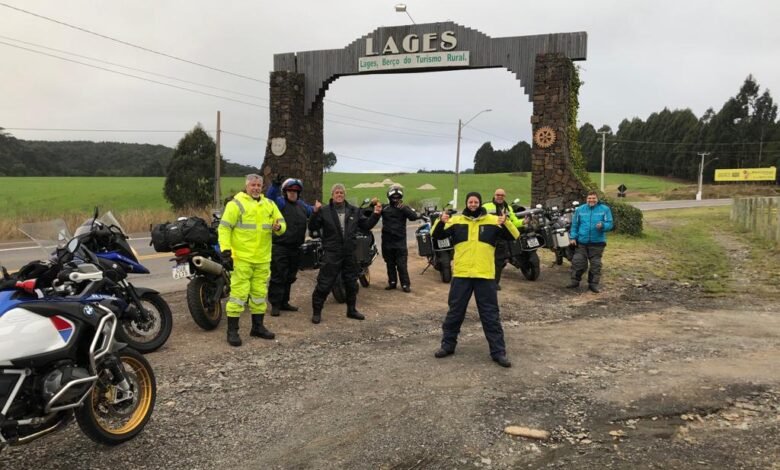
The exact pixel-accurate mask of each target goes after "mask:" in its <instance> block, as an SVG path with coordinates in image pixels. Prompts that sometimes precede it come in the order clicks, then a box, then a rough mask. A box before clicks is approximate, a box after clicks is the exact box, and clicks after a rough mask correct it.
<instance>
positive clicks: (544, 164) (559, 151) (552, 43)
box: [263, 22, 587, 203]
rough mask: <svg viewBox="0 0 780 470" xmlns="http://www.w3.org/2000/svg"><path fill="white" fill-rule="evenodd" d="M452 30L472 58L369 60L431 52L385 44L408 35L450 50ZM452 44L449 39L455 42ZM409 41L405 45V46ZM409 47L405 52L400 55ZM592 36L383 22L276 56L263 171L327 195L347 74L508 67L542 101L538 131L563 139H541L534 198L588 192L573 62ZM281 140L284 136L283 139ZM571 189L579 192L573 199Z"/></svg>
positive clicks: (310, 195)
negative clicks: (407, 63)
mask: <svg viewBox="0 0 780 470" xmlns="http://www.w3.org/2000/svg"><path fill="white" fill-rule="evenodd" d="M444 34H448V35H450V36H452V37H454V38H456V40H457V45H456V46H455V47H453V48H452V49H448V50H446V52H449V53H451V54H460V55H463V57H465V58H466V59H465V61H463V60H461V61H460V62H458V61H454V62H453V63H452V64H446V65H445V66H426V65H422V66H419V67H418V66H414V67H401V68H389V69H381V70H374V69H371V68H370V67H363V66H364V65H366V61H365V60H364V59H372V58H376V59H377V60H378V61H380V62H381V60H382V59H384V58H399V57H405V56H410V57H411V56H412V54H414V55H427V54H425V52H424V51H421V52H410V53H407V52H406V51H400V50H399V54H383V53H382V49H383V48H384V45H385V44H388V42H389V41H392V42H393V44H395V45H396V46H399V43H400V42H401V41H402V38H406V37H411V36H410V35H414V36H415V37H417V38H418V39H419V43H418V44H419V47H420V48H423V47H424V43H423V41H424V38H426V37H427V38H431V37H435V38H436V40H437V41H439V44H437V45H438V46H439V47H430V48H431V49H436V51H432V55H437V52H439V53H443V52H445V51H442V47H443V46H444V44H443V43H442V42H441V39H442V38H443V37H444V36H443V35H444ZM449 45H450V44H448V46H449ZM400 47H401V46H399V49H400ZM400 52H403V54H400ZM586 52H587V34H586V33H585V32H576V33H556V34H542V35H534V36H518V37H505V38H491V37H490V36H487V35H486V34H484V33H482V32H480V31H478V30H475V29H471V28H467V27H464V26H461V25H458V24H456V23H453V22H442V23H429V24H417V25H404V26H393V27H382V28H377V29H375V30H374V31H372V32H371V33H369V34H367V35H365V36H362V37H361V38H358V39H356V40H355V41H353V42H352V43H350V44H349V45H347V46H346V47H344V48H343V49H330V50H320V51H304V52H297V53H285V54H276V55H275V56H274V71H273V72H271V83H270V98H271V109H270V117H271V119H270V124H269V132H268V137H269V141H268V145H267V147H266V153H265V160H264V162H263V173H264V174H265V175H266V177H267V179H270V178H269V177H270V176H271V175H273V174H276V173H281V174H284V175H285V176H288V175H289V176H297V177H302V178H303V179H304V183H305V184H306V185H307V188H306V189H305V191H304V197H306V198H307V199H310V200H311V199H314V198H319V197H320V194H321V192H322V152H323V133H322V129H323V126H322V124H323V122H322V119H323V108H324V103H323V99H324V97H325V93H326V92H327V89H328V87H329V85H330V84H331V83H333V82H334V81H335V80H336V79H338V78H339V77H342V76H347V75H368V74H376V73H409V72H431V71H448V70H464V69H483V68H506V69H507V70H509V71H510V72H512V73H514V74H515V77H516V78H517V80H518V81H519V82H520V86H521V87H522V88H523V90H524V91H525V93H526V95H527V96H528V97H529V100H530V101H532V102H533V103H534V113H533V116H532V119H531V124H532V131H533V132H534V133H535V132H536V131H537V130H538V129H539V128H541V127H550V128H551V129H553V130H554V132H555V134H556V136H558V138H557V139H556V143H555V144H553V145H552V146H550V147H545V148H542V147H540V146H539V145H538V144H537V142H536V141H534V142H533V152H532V155H533V163H532V166H533V168H532V173H533V175H532V194H533V200H534V203H536V202H540V201H542V200H543V199H545V198H546V196H548V195H550V194H553V193H555V194H557V195H565V196H564V197H565V199H567V200H570V199H572V198H575V199H576V198H579V197H581V193H582V191H583V186H582V183H581V182H580V181H579V179H578V178H577V177H576V175H575V174H574V172H573V171H572V168H571V162H570V158H569V149H568V139H567V137H566V130H567V118H568V113H569V111H570V110H569V109H568V103H569V93H570V92H571V90H570V79H571V77H572V75H571V74H572V73H573V70H572V69H571V67H572V66H571V61H573V60H584V59H585V58H586ZM272 139H284V140H285V143H286V149H285V151H284V152H283V153H280V152H279V151H278V150H279V148H280V146H279V145H277V146H276V147H275V148H276V150H277V151H276V152H274V148H273V146H272ZM279 142H280V141H277V144H278V143H279ZM569 194H572V195H576V196H573V197H570V196H569Z"/></svg>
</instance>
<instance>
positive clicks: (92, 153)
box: [0, 129, 260, 176]
mask: <svg viewBox="0 0 780 470" xmlns="http://www.w3.org/2000/svg"><path fill="white" fill-rule="evenodd" d="M171 155H173V149H172V148H170V147H166V146H164V145H150V144H127V143H120V142H92V141H64V142H55V141H44V140H20V139H17V138H15V137H13V136H11V135H10V134H7V133H3V132H2V129H0V162H2V164H1V165H0V176H165V168H167V166H168V162H169V161H170V159H171ZM259 171H260V170H259V169H258V168H255V167H253V166H249V165H241V164H238V163H233V162H230V161H225V162H224V165H223V167H222V174H223V176H244V175H246V174H248V173H259Z"/></svg>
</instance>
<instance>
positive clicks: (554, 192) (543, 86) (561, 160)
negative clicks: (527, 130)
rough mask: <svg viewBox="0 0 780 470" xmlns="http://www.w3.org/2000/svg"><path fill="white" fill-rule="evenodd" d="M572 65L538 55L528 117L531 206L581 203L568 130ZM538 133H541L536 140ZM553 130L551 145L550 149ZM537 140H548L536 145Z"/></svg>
mask: <svg viewBox="0 0 780 470" xmlns="http://www.w3.org/2000/svg"><path fill="white" fill-rule="evenodd" d="M573 73H574V65H573V64H572V61H571V60H569V59H568V58H566V57H565V56H564V55H563V54H558V53H553V54H539V55H537V56H536V70H535V73H534V96H533V102H534V113H533V116H531V128H532V130H533V147H532V150H531V172H532V174H531V204H532V205H536V204H544V202H545V201H546V200H547V199H551V198H555V197H562V198H563V203H564V204H566V205H568V204H569V203H570V202H571V201H575V200H576V201H580V202H582V201H584V196H585V195H586V193H587V191H586V189H585V186H584V185H583V184H582V182H581V181H580V180H579V178H578V177H577V176H576V175H575V173H574V171H573V169H572V161H571V155H570V153H569V138H568V135H567V132H566V130H567V126H568V122H569V112H570V109H569V92H570V88H571V80H572V74H573ZM540 129H541V130H542V132H543V135H542V136H539V134H538V132H539V131H540ZM549 129H552V131H553V132H552V134H554V141H553V142H552V144H551V145H548V144H550V142H551V139H550V138H549V137H550V135H551V133H549V132H545V131H549ZM537 137H547V138H546V139H542V140H541V141H539V139H538V138H537Z"/></svg>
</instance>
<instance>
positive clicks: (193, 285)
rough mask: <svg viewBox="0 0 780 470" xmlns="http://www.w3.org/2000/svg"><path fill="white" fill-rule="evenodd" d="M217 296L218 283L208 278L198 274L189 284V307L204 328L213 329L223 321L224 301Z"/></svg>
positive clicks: (193, 317)
mask: <svg viewBox="0 0 780 470" xmlns="http://www.w3.org/2000/svg"><path fill="white" fill-rule="evenodd" d="M216 296H217V285H216V283H215V282H214V281H212V280H210V279H208V278H205V277H201V276H197V277H195V278H194V279H193V280H192V281H190V283H189V284H187V308H188V309H189V310H190V315H192V319H193V320H195V323H197V325H198V326H199V327H201V328H203V329H204V330H213V329H214V328H216V327H217V326H219V322H220V321H222V313H223V312H222V310H223V307H222V302H221V301H220V300H216V301H215V300H214V299H215V297H216ZM220 297H221V296H220Z"/></svg>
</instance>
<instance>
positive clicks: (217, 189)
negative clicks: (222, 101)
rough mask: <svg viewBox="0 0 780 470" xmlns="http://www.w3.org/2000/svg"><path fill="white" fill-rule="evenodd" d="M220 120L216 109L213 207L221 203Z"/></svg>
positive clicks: (217, 207)
mask: <svg viewBox="0 0 780 470" xmlns="http://www.w3.org/2000/svg"><path fill="white" fill-rule="evenodd" d="M221 125H222V120H221V117H220V113H219V111H217V154H216V155H214V209H219V207H220V206H221V205H222V204H221V203H220V199H222V196H221V191H220V187H219V178H220V174H219V166H220V165H219V163H220V156H219V155H220V152H219V143H220V142H219V141H220V137H221V134H222V127H221Z"/></svg>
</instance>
